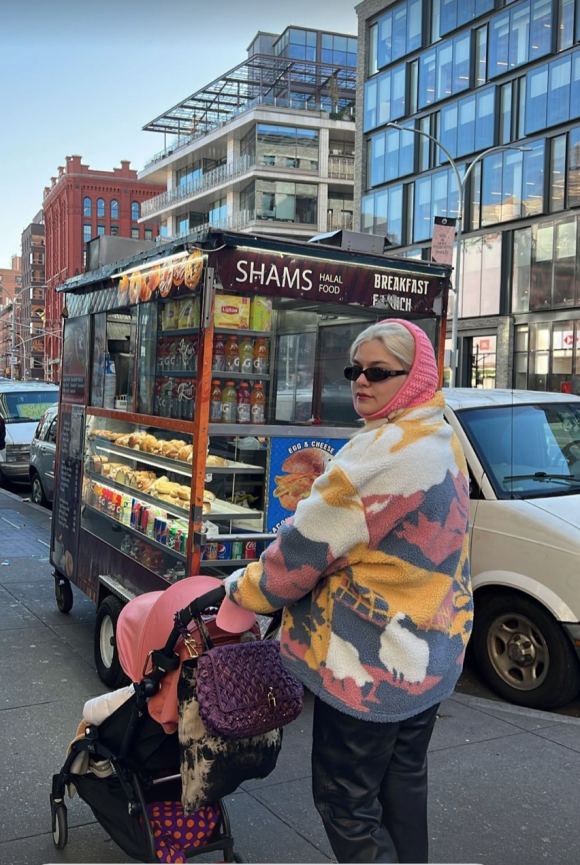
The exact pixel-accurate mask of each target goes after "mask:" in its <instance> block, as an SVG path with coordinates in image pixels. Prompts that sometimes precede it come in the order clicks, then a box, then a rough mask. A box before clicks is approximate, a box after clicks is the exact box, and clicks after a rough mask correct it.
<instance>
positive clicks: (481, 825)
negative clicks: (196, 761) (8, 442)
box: [0, 490, 580, 865]
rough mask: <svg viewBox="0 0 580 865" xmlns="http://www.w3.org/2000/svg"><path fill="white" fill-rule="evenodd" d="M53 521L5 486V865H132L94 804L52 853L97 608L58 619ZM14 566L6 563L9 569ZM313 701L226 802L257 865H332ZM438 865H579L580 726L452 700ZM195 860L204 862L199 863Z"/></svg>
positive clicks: (0, 565)
mask: <svg viewBox="0 0 580 865" xmlns="http://www.w3.org/2000/svg"><path fill="white" fill-rule="evenodd" d="M49 541H50V512H48V511H44V510H43V509H41V508H38V507H36V506H33V505H29V504H26V503H24V502H22V501H20V500H19V499H18V498H17V497H15V496H10V494H6V493H5V492H4V491H3V490H0V596H1V600H2V604H1V606H0V648H1V650H2V659H3V661H2V672H1V673H0V686H1V690H0V694H1V696H0V709H1V711H0V742H1V743H2V745H1V755H0V759H1V761H2V771H1V775H0V788H1V790H2V793H3V795H2V796H1V798H0V863H2V865H17V863H18V865H43V863H65V862H66V863H89V862H90V863H125V862H130V861H132V860H130V859H128V858H127V857H126V856H124V855H123V854H122V853H121V851H120V850H119V849H118V848H117V847H116V846H115V845H114V844H113V843H112V842H111V841H110V840H108V838H107V836H106V834H105V832H104V831H103V830H102V829H101V828H100V826H99V825H98V824H97V823H96V822H95V820H94V818H93V816H92V813H91V812H90V810H89V809H88V807H87V806H86V805H84V804H83V803H82V802H80V801H79V800H78V798H76V799H74V800H73V801H72V802H70V804H69V803H67V805H69V810H68V817H69V828H70V833H69V843H68V846H67V847H66V849H65V850H64V851H61V852H58V851H56V850H55V849H54V847H53V843H52V836H51V827H50V809H49V804H48V796H49V792H50V781H51V776H52V774H53V773H54V772H55V771H57V770H58V769H59V768H60V766H61V764H62V762H63V760H64V756H65V754H66V749H67V745H68V743H69V741H70V740H71V738H72V736H73V734H74V731H75V729H76V726H77V723H78V721H79V719H80V716H81V712H82V707H83V703H84V702H85V700H87V699H88V698H89V697H91V696H94V695H96V694H99V693H102V692H103V690H104V687H103V685H102V683H101V681H100V680H99V678H98V677H97V674H96V673H95V671H94V667H93V661H92V628H93V622H94V616H95V609H94V605H93V604H92V603H91V602H90V601H89V600H88V599H87V598H86V597H85V596H84V595H83V594H82V593H81V592H78V591H77V590H76V589H75V590H74V596H75V601H74V607H73V609H72V611H71V613H70V614H69V615H68V616H63V615H62V614H61V613H59V612H58V609H57V607H56V602H55V599H54V581H53V579H52V576H51V567H50V564H49V561H48V547H47V546H46V545H47V544H48V543H49ZM5 563H7V564H5ZM310 723H311V705H310V704H307V705H306V708H305V711H304V713H303V715H302V716H301V717H300V718H299V719H298V721H297V722H295V723H294V724H293V725H291V726H290V727H288V728H287V730H286V733H285V740H284V747H283V750H282V754H281V757H280V760H279V764H278V767H277V768H276V771H275V772H274V773H273V774H272V775H271V776H270V777H269V778H267V779H266V780H265V781H255V782H251V783H248V784H244V785H243V788H242V789H240V790H239V791H238V792H237V793H236V794H234V795H233V796H230V797H229V798H228V800H227V804H228V808H229V811H230V816H231V818H232V825H233V831H234V835H235V838H236V848H237V849H238V850H239V852H240V853H242V854H243V855H244V856H245V857H246V859H247V860H248V861H249V862H254V863H260V862H280V863H282V862H302V863H315V862H328V861H331V851H330V848H329V846H328V843H327V841H326V838H325V835H324V830H323V828H322V824H321V822H320V820H319V818H318V815H317V813H316V811H315V809H314V805H313V803H312V797H311V793H310ZM429 760H430V762H429V765H430V809H429V810H430V831H431V861H432V862H435V863H444V862H445V863H468V862H469V863H475V862H477V863H481V865H539V863H543V862H548V863H550V865H560V863H561V865H564V863H566V865H569V863H573V862H580V836H579V834H578V832H577V830H574V829H573V827H574V826H576V825H577V820H578V803H579V801H580V794H579V792H578V787H579V779H580V719H577V718H569V717H566V716H562V715H556V714H550V713H544V712H533V711H529V710H525V709H519V708H517V707H514V706H509V705H506V704H503V703H498V702H496V701H490V700H484V699H479V698H474V697H468V696H465V695H460V694H456V695H455V696H454V697H453V698H452V699H451V700H448V701H447V702H446V703H445V704H444V705H442V707H441V710H440V718H439V720H438V722H437V724H436V727H435V732H434V735H433V740H432V744H431V748H430V758H429ZM198 861H199V860H198Z"/></svg>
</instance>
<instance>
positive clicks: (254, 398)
mask: <svg viewBox="0 0 580 865" xmlns="http://www.w3.org/2000/svg"><path fill="white" fill-rule="evenodd" d="M250 409H251V415H252V423H266V394H265V393H264V385H263V384H262V383H261V382H257V384H255V385H254V387H253V388H252V395H251V397H250Z"/></svg>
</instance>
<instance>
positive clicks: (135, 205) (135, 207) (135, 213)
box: [131, 201, 140, 222]
mask: <svg viewBox="0 0 580 865" xmlns="http://www.w3.org/2000/svg"><path fill="white" fill-rule="evenodd" d="M139 215H140V208H139V202H138V201H133V202H132V204H131V221H132V222H137V220H138V219H139Z"/></svg>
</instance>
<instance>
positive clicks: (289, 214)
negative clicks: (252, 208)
mask: <svg viewBox="0 0 580 865" xmlns="http://www.w3.org/2000/svg"><path fill="white" fill-rule="evenodd" d="M256 206H257V212H256V218H257V219H264V220H275V221H282V222H297V223H304V224H306V225H316V224H317V222H318V188H317V186H316V185H315V184H307V183H284V182H282V181H276V180H257V181H256Z"/></svg>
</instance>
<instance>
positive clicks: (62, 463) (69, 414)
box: [51, 316, 90, 582]
mask: <svg viewBox="0 0 580 865" xmlns="http://www.w3.org/2000/svg"><path fill="white" fill-rule="evenodd" d="M89 328H90V321H89V318H88V316H84V317H82V318H78V319H68V320H67V321H66V324H65V329H64V343H63V356H62V381H61V399H60V407H59V423H58V427H59V433H58V444H57V461H56V475H55V480H56V489H55V498H54V506H53V515H52V542H51V560H52V564H53V565H54V566H55V568H56V569H57V570H58V571H59V572H60V573H61V574H62V575H63V576H66V577H68V578H69V579H71V578H73V580H74V577H75V575H76V572H77V559H78V555H79V535H80V504H81V494H82V483H83V451H84V431H85V400H86V394H87V364H88V347H89V345H90V339H89V333H90V330H89ZM75 582H76V580H75Z"/></svg>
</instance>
